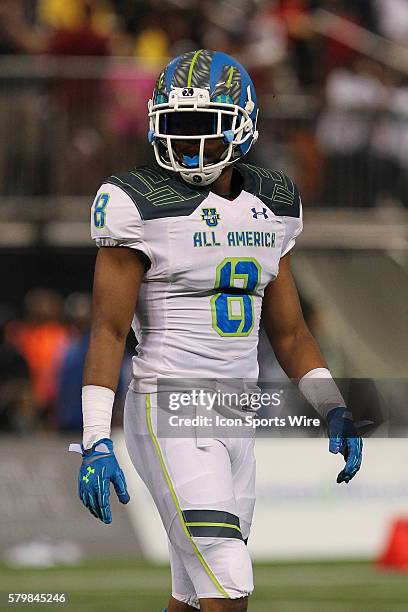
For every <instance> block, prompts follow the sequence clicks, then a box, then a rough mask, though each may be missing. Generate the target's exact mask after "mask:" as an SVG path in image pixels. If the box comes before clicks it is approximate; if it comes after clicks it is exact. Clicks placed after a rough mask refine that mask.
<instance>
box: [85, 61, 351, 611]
mask: <svg viewBox="0 0 408 612" xmlns="http://www.w3.org/2000/svg"><path fill="white" fill-rule="evenodd" d="M148 110H149V120H150V130H149V134H148V137H149V141H150V142H151V144H152V146H153V148H154V154H155V159H156V163H155V164H154V165H152V166H146V167H141V168H134V169H132V170H130V171H129V172H127V173H125V174H117V175H112V176H110V177H109V178H108V179H107V180H106V181H105V182H104V184H103V185H102V187H101V188H100V189H99V191H98V193H97V196H96V198H95V201H94V204H93V206H92V213H91V222H92V237H93V238H94V240H95V241H96V244H97V245H98V247H99V252H98V256H97V261H96V268H95V278H94V289H93V323H92V333H91V341H90V347H89V351H88V355H87V360H86V367H85V372H84V380H83V385H84V386H83V395H82V399H83V420H84V435H83V446H82V448H83V462H82V466H81V471H80V475H79V494H80V497H81V500H82V501H83V503H84V504H85V506H86V507H87V508H88V509H89V510H90V512H91V513H92V514H93V515H94V516H96V517H98V518H99V519H100V520H102V521H103V522H105V523H110V522H111V520H112V517H111V510H110V506H109V486H110V481H112V482H113V485H114V487H115V490H116V492H117V494H118V497H119V499H120V501H121V502H123V503H127V502H128V501H129V495H128V493H127V489H126V482H125V478H124V475H123V473H122V471H121V469H120V467H119V465H118V463H117V461H116V458H115V455H114V450H113V444H112V441H111V440H110V422H111V413H112V405H113V401H114V395H115V389H116V386H117V382H118V375H119V368H120V364H121V360H122V355H123V350H124V344H125V339H126V336H127V334H128V331H129V328H130V325H132V327H133V329H134V331H135V334H136V337H137V339H138V341H139V344H138V347H137V354H136V355H135V356H134V357H133V378H132V381H131V383H130V387H129V391H128V394H127V398H126V404H125V415H124V430H125V439H126V444H127V448H128V452H129V455H130V458H131V460H132V462H133V464H134V466H135V469H136V470H137V472H138V473H139V475H140V476H141V478H142V479H143V481H144V482H145V483H146V485H147V487H148V488H149V490H150V492H151V494H152V496H153V499H154V502H155V504H156V506H157V508H158V511H159V513H160V516H161V519H162V521H163V525H164V527H165V529H166V532H167V536H168V541H169V551H170V560H171V573H172V594H171V597H170V601H169V604H168V612H187V611H189V610H194V609H201V610H202V611H203V612H228V611H234V612H239V611H245V610H247V605H248V597H249V595H250V594H251V592H252V590H253V579H252V567H251V560H250V557H249V553H248V549H247V546H246V542H247V539H248V536H249V531H250V527H251V521H252V514H253V508H254V499H255V459H254V439H253V436H252V437H248V436H246V437H244V438H239V437H229V436H228V431H226V432H225V437H221V436H219V437H215V436H214V437H212V438H211V437H209V438H208V439H201V438H200V437H199V436H198V435H197V436H191V437H184V438H181V437H180V438H174V437H173V438H171V437H160V436H159V435H158V420H159V417H160V411H161V406H160V405H159V402H158V394H157V380H158V379H160V378H163V379H174V378H177V379H190V378H192V379H200V378H206V379H211V380H216V381H219V380H222V379H252V380H256V379H257V374H258V364H257V344H258V329H259V323H260V318H261V307H262V319H263V323H264V325H265V328H266V331H267V334H268V336H269V339H270V341H271V343H272V345H273V348H274V351H275V354H276V356H277V359H278V360H279V363H280V365H281V366H282V368H283V369H284V371H285V372H286V374H287V375H288V376H289V377H290V378H294V379H299V380H300V382H299V386H300V389H301V391H302V393H303V394H304V395H305V397H306V398H307V399H308V400H309V401H310V402H311V403H312V405H313V406H314V407H315V408H316V410H317V411H318V412H319V413H320V414H321V415H322V417H324V418H325V419H327V423H328V433H329V437H330V444H329V450H330V452H333V453H338V452H340V453H341V454H343V456H344V458H345V461H346V464H345V466H344V469H343V470H342V471H341V472H340V474H339V476H338V482H342V481H345V482H348V481H349V480H350V479H351V478H353V476H354V475H355V473H356V472H357V470H358V469H359V467H360V463H361V447H362V444H361V439H360V438H359V437H358V435H357V434H356V430H355V429H354V425H353V421H352V418H351V415H350V413H349V412H348V411H347V410H346V407H345V405H344V400H343V398H342V397H341V395H340V392H339V391H338V389H337V386H336V384H335V383H334V381H333V379H332V377H331V375H330V372H329V371H328V369H327V365H326V363H325V361H324V358H323V357H322V355H321V353H320V350H319V348H318V346H317V344H316V342H315V340H314V339H313V337H312V336H311V334H310V332H309V330H308V329H307V327H306V325H305V322H304V319H303V316H302V311H301V308H300V306H299V298H298V294H297V291H296V287H295V284H294V281H293V278H292V274H291V271H290V264H289V253H290V251H291V249H292V247H293V246H294V244H295V240H296V237H297V236H298V235H299V233H300V231H301V229H302V207H301V200H300V196H299V193H298V190H297V188H296V186H295V185H294V183H293V182H292V181H291V179H290V178H288V177H287V176H286V175H285V174H283V173H282V172H281V171H279V170H269V169H264V168H259V167H256V166H253V165H248V164H245V163H243V161H242V159H243V157H244V156H245V155H246V154H247V153H248V151H249V150H250V148H251V146H252V145H253V144H254V143H255V142H256V140H257V137H258V132H257V115H258V107H257V99H256V93H255V89H254V86H253V83H252V81H251V79H250V77H249V76H248V74H247V72H246V71H245V69H244V68H243V67H242V66H241V65H240V64H239V63H238V62H237V61H236V60H235V59H233V58H232V57H229V56H228V55H225V54H224V53H220V52H213V51H207V50H199V51H196V52H191V53H185V54H184V55H181V56H179V57H177V58H175V59H174V60H173V61H171V62H170V63H169V64H168V65H167V66H166V67H165V69H164V70H163V72H162V73H161V74H160V76H159V78H158V80H157V84H156V87H155V89H154V92H153V96H152V99H151V100H150V102H149V106H148ZM136 304H137V307H136ZM135 310H136V312H135ZM322 381H324V383H325V384H324V385H322V384H321V382H322Z"/></svg>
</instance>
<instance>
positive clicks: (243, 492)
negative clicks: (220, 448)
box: [231, 436, 256, 540]
mask: <svg viewBox="0 0 408 612" xmlns="http://www.w3.org/2000/svg"><path fill="white" fill-rule="evenodd" d="M234 447H236V450H235V449H234V450H235V452H234V453H233V455H232V461H231V471H232V483H233V490H234V497H235V501H236V505H237V514H238V516H239V520H240V526H241V531H242V536H243V538H244V540H247V539H248V537H249V532H250V529H251V525H252V518H253V514H254V507H255V476H256V459H255V438H254V437H252V436H251V437H245V438H242V439H238V440H234Z"/></svg>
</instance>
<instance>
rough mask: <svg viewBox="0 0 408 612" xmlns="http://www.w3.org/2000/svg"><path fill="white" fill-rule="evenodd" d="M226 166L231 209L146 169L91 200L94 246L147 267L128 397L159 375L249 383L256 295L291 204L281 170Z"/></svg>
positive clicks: (273, 265) (297, 210)
mask: <svg viewBox="0 0 408 612" xmlns="http://www.w3.org/2000/svg"><path fill="white" fill-rule="evenodd" d="M235 168H236V169H237V170H238V171H239V173H240V174H241V175H242V178H243V186H244V188H243V190H242V191H241V193H240V195H239V196H238V197H237V198H236V199H235V200H232V201H231V200H228V199H225V198H223V197H220V196H218V195H216V194H215V193H212V192H211V190H210V189H209V188H208V189H203V188H197V189H195V188H194V187H191V186H190V185H187V184H186V183H184V181H182V179H180V178H179V177H178V176H177V174H174V173H170V172H166V171H165V170H162V169H160V168H159V167H156V166H154V167H143V168H138V169H135V170H133V171H131V172H128V173H126V174H122V175H119V176H111V177H110V178H109V179H108V180H107V181H106V182H105V183H104V184H103V185H102V187H101V188H100V189H99V191H98V193H97V196H96V198H95V201H94V203H93V206H92V214H91V224H92V238H93V239H94V240H95V241H96V244H97V245H98V246H99V247H103V246H110V247H129V248H132V249H137V250H139V251H142V252H143V253H144V254H145V255H146V256H147V257H148V259H149V260H150V267H149V269H148V271H147V272H146V273H145V275H144V279H143V283H142V286H141V289H140V293H139V299H138V303H137V307H136V313H135V316H134V319H133V324H132V327H133V329H134V331H135V334H136V338H137V339H138V342H139V344H138V347H137V354H136V355H135V356H134V357H133V381H132V387H133V389H134V390H135V391H141V392H147V391H154V390H155V388H156V379H157V378H161V377H163V378H167V377H171V378H215V379H219V378H245V379H251V380H256V379H257V377H258V363H257V345H258V329H259V321H260V316H261V306H262V297H263V295H264V290H265V287H266V285H267V284H268V283H270V282H271V281H272V280H273V279H274V278H275V277H276V276H277V274H278V271H279V261H280V258H281V257H282V256H283V255H285V254H286V253H287V252H288V251H289V250H290V249H291V248H292V247H293V245H294V243H295V239H296V236H298V234H299V233H300V232H301V229H302V212H301V202H300V197H299V194H298V191H297V189H296V186H295V185H294V184H293V183H292V181H291V180H290V179H289V178H288V177H286V176H285V175H284V174H283V173H282V172H278V171H273V170H265V169H262V168H258V167H256V166H252V165H248V164H242V163H240V164H236V165H235ZM118 307H120V304H118Z"/></svg>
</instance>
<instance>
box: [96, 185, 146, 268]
mask: <svg viewBox="0 0 408 612" xmlns="http://www.w3.org/2000/svg"><path fill="white" fill-rule="evenodd" d="M144 234H145V232H144V223H143V219H142V218H141V216H140V213H139V211H138V209H137V207H136V205H135V203H134V201H133V200H132V199H131V198H130V197H129V196H128V195H127V194H126V193H125V192H124V191H123V190H122V189H120V187H117V186H116V185H111V184H109V183H104V184H103V185H102V187H101V188H100V189H99V191H98V193H97V194H96V197H95V200H94V202H93V204H92V208H91V236H92V239H93V240H95V242H96V245H97V246H98V247H104V246H109V247H120V246H122V247H128V248H131V249H136V250H138V251H142V252H143V253H144V254H145V255H147V257H148V258H149V259H150V261H152V253H151V249H150V247H149V245H148V244H147V242H146V240H145V235H144Z"/></svg>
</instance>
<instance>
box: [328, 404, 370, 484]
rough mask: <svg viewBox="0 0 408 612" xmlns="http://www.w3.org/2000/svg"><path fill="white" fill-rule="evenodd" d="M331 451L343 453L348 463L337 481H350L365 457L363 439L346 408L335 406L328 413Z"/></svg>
mask: <svg viewBox="0 0 408 612" xmlns="http://www.w3.org/2000/svg"><path fill="white" fill-rule="evenodd" d="M327 429H328V435H329V452H331V453H334V454H337V453H341V454H342V455H343V457H344V461H345V462H346V465H345V466H344V468H343V469H342V470H341V472H340V473H339V475H338V476H337V482H338V483H340V482H349V481H350V480H351V479H352V478H353V477H354V476H355V475H356V474H357V472H358V470H359V469H360V466H361V460H362V457H363V440H362V439H361V437H360V436H359V435H358V433H357V429H356V427H355V425H354V423H353V419H352V416H351V414H350V412H348V411H347V409H346V408H344V407H340V408H334V409H333V410H330V412H329V413H328V415H327Z"/></svg>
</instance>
